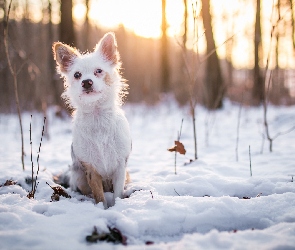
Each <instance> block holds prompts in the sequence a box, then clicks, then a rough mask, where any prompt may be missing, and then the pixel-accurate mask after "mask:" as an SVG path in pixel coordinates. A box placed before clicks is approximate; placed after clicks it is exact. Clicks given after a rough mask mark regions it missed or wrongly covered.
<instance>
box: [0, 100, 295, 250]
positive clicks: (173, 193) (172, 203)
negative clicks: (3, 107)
mask: <svg viewBox="0 0 295 250" xmlns="http://www.w3.org/2000/svg"><path fill="white" fill-rule="evenodd" d="M124 110H125V112H126V116H127V118H128V120H129V123H130V126H131V132H132V138H133V150H132V155H131V157H130V160H129V166H128V171H129V173H130V177H131V183H130V184H128V186H127V190H126V194H129V195H130V197H129V198H125V199H117V200H116V204H115V206H114V207H111V208H109V209H107V210H104V209H103V205H102V204H94V203H93V199H91V198H90V197H85V196H83V195H81V194H79V193H76V192H73V191H71V190H70V189H66V192H67V193H68V194H69V195H71V197H72V198H70V199H69V198H65V197H61V198H60V200H59V201H56V202H51V195H52V193H53V190H52V189H51V188H50V187H49V186H48V185H47V184H46V182H47V183H48V184H50V185H51V186H56V184H55V183H54V182H53V175H56V174H59V173H61V172H63V171H65V170H66V169H67V167H68V165H69V164H70V163H71V157H70V145H71V120H70V118H64V119H60V118H56V117H55V116H54V109H53V108H51V110H49V112H48V115H47V126H48V132H49V136H50V137H49V138H43V141H42V146H41V152H40V160H39V164H40V171H39V174H38V181H39V184H38V187H37V191H36V194H35V198H34V199H28V198H27V197H26V195H27V194H28V191H30V190H31V186H30V185H29V184H26V181H25V179H26V178H28V177H30V176H31V160H30V155H31V149H30V133H29V126H30V122H31V124H32V133H31V134H32V143H33V145H32V147H33V152H32V155H33V161H34V166H35V175H36V169H37V165H38V164H37V161H36V159H37V156H38V148H39V143H40V138H41V132H42V126H43V116H42V114H39V113H32V117H33V118H32V121H31V114H30V113H25V114H23V126H24V133H25V134H24V141H25V152H26V157H25V165H26V170H25V171H22V167H21V157H20V149H21V145H20V134H19V123H18V120H17V116H15V115H11V114H9V115H4V114H2V115H0V139H1V144H0V159H1V161H0V185H3V184H4V183H5V182H6V180H13V181H17V184H19V185H10V186H2V187H0V249H97V248H100V249H125V248H127V249H295V182H294V181H293V182H292V178H293V177H292V176H295V166H294V162H295V143H294V142H295V131H291V132H289V133H287V134H284V135H281V136H278V137H277V138H276V139H275V140H274V142H273V152H269V150H268V146H269V145H268V141H267V140H266V139H263V136H262V133H263V132H264V130H263V110H262V107H256V108H253V107H242V109H241V110H240V106H239V105H235V104H232V103H231V102H229V101H225V105H224V108H223V109H222V110H220V111H214V112H213V111H211V112H209V111H207V110H205V109H204V108H202V107H200V106H198V107H197V112H196V114H197V117H196V122H197V138H198V145H197V146H198V160H197V161H194V162H192V163H190V164H187V163H189V161H190V159H192V158H193V155H194V143H193V129H192V122H191V117H190V113H189V107H186V106H185V107H178V106H177V104H176V103H175V102H174V101H173V100H171V99H169V98H168V100H166V101H163V102H161V103H160V104H158V105H156V106H153V107H148V106H145V105H143V104H142V105H134V104H133V105H131V104H126V105H125V106H124ZM239 110H240V111H241V116H240V126H239V128H238V117H239V115H238V114H239ZM294 118H295V107H274V106H269V109H268V119H269V124H270V132H271V135H272V136H275V135H276V134H277V133H283V132H284V131H287V130H288V129H289V128H291V127H292V126H294V124H295V119H294ZM182 119H183V127H182V133H181V138H180V141H181V142H182V143H183V144H184V146H185V148H186V150H187V153H186V155H185V156H184V155H180V154H177V166H176V174H175V167H174V157H175V153H174V152H173V153H171V152H169V151H167V149H168V148H170V147H172V146H173V145H174V140H176V138H177V135H178V132H179V130H180V125H181V120H182ZM237 132H238V134H239V138H238V148H237V146H236V145H237V144H236V142H237ZM249 146H250V155H249ZM236 152H238V161H237V159H236ZM250 157H251V168H252V176H250ZM107 195H108V194H107ZM245 198H247V199H245ZM94 226H95V227H96V228H97V231H98V232H99V233H102V232H108V230H109V229H108V227H110V228H113V227H115V228H117V229H119V230H120V232H121V233H122V234H123V235H125V236H126V238H127V246H123V245H121V244H116V245H115V244H113V243H107V242H103V241H101V242H97V243H88V242H86V240H85V238H86V236H87V235H91V233H92V231H93V228H94ZM147 242H149V243H150V244H146V243H147Z"/></svg>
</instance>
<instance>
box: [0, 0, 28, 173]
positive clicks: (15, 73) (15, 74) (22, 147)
mask: <svg viewBox="0 0 295 250" xmlns="http://www.w3.org/2000/svg"><path fill="white" fill-rule="evenodd" d="M5 2H6V1H5ZM11 4H12V0H11V1H10V3H9V7H8V11H7V15H6V19H5V20H4V47H5V54H6V57H7V62H8V67H9V70H10V73H11V75H12V77H13V86H14V96H15V102H16V107H17V113H18V119H19V125H20V133H21V161H22V167H23V170H25V163H24V156H25V151H24V135H23V125H22V118H21V110H20V105H19V96H18V87H17V71H16V69H15V67H14V68H13V67H12V64H11V60H10V57H9V52H8V47H9V46H8V45H9V43H8V21H9V14H10V10H11ZM5 6H6V4H5ZM5 11H6V10H5Z"/></svg>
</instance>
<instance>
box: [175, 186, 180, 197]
mask: <svg viewBox="0 0 295 250" xmlns="http://www.w3.org/2000/svg"><path fill="white" fill-rule="evenodd" d="M174 191H175V193H177V192H176V190H175V188H174ZM177 195H178V196H180V194H179V193H177Z"/></svg>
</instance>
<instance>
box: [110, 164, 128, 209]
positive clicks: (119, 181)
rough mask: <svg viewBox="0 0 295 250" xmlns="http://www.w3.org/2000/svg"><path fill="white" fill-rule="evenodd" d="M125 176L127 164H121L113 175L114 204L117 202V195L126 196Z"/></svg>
mask: <svg viewBox="0 0 295 250" xmlns="http://www.w3.org/2000/svg"><path fill="white" fill-rule="evenodd" d="M125 178H126V169H125V165H124V166H120V167H119V168H117V170H116V171H115V173H114V175H113V180H112V182H113V189H114V195H113V204H112V205H114V204H115V199H116V198H117V197H119V198H121V199H122V198H123V196H124V185H125Z"/></svg>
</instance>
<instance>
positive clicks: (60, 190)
mask: <svg viewBox="0 0 295 250" xmlns="http://www.w3.org/2000/svg"><path fill="white" fill-rule="evenodd" d="M46 184H47V185H48V186H49V187H51V188H52V190H53V191H54V192H53V194H52V195H51V200H52V201H59V197H60V196H63V197H66V198H71V196H70V195H69V194H68V193H67V192H66V191H65V190H64V189H63V188H62V187H59V186H57V187H52V186H50V185H49V184H48V182H46Z"/></svg>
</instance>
